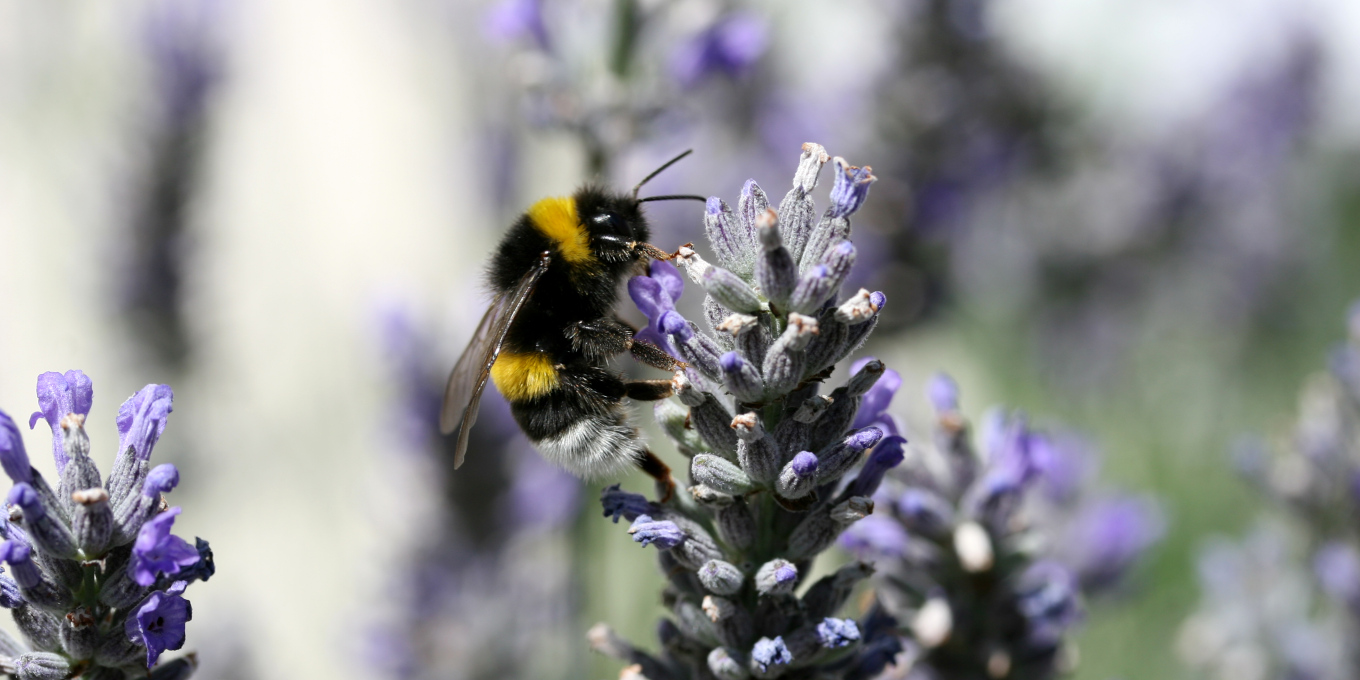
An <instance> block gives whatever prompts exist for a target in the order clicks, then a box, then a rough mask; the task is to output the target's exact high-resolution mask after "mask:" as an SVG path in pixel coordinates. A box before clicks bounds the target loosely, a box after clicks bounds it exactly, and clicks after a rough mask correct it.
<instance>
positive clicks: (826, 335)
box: [803, 309, 851, 375]
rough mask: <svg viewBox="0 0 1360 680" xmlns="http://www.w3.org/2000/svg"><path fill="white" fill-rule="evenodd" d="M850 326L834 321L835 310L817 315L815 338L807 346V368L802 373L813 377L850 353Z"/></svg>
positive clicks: (825, 310)
mask: <svg viewBox="0 0 1360 680" xmlns="http://www.w3.org/2000/svg"><path fill="white" fill-rule="evenodd" d="M850 328H851V327H850V326H847V325H845V324H843V323H841V322H839V321H837V320H836V310H834V309H823V310H822V311H820V312H818V314H817V329H818V333H817V337H816V338H813V340H812V342H810V343H808V346H807V366H806V367H805V368H804V369H803V372H804V373H806V374H808V375H813V374H816V373H819V372H821V371H824V370H826V369H827V368H829V367H831V366H833V365H835V363H836V362H838V361H840V360H841V359H843V358H845V356H846V355H847V354H849V353H850V345H849V339H850Z"/></svg>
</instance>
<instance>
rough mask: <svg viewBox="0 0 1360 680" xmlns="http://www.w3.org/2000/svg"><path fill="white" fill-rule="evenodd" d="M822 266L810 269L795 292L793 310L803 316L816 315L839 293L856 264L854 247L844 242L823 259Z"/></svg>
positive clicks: (792, 301)
mask: <svg viewBox="0 0 1360 680" xmlns="http://www.w3.org/2000/svg"><path fill="white" fill-rule="evenodd" d="M821 260H822V261H821V263H820V264H817V265H815V266H813V267H810V268H808V270H807V272H806V273H804V274H803V276H802V278H801V279H800V280H799V282H798V287H797V288H796V289H795V290H794V293H793V297H792V300H791V301H790V303H789V307H790V309H792V310H793V311H795V312H798V313H800V314H815V313H817V311H818V310H819V309H821V308H822V305H823V304H824V303H825V302H826V301H827V300H828V299H830V298H831V296H832V295H834V294H835V293H836V291H838V290H840V287H841V284H843V283H845V279H846V277H848V276H849V275H850V269H851V268H852V267H853V266H854V264H855V245H854V244H853V243H850V242H849V241H842V242H841V243H839V244H837V245H836V247H834V248H832V249H830V250H829V251H828V252H827V253H826V254H825V255H823V256H822V258H821Z"/></svg>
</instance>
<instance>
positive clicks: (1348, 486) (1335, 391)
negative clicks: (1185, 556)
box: [1182, 303, 1360, 680]
mask: <svg viewBox="0 0 1360 680" xmlns="http://www.w3.org/2000/svg"><path fill="white" fill-rule="evenodd" d="M1347 328H1348V330H1349V331H1350V338H1349V340H1348V342H1346V343H1345V344H1343V345H1342V346H1341V347H1338V348H1337V349H1336V350H1335V351H1334V352H1333V354H1332V357H1331V365H1330V371H1329V373H1328V374H1327V375H1326V376H1322V377H1319V378H1317V379H1315V380H1313V381H1310V382H1309V384H1308V387H1307V388H1306V389H1305V392H1304V397H1303V399H1301V403H1302V405H1303V406H1302V410H1301V412H1300V414H1299V418H1298V422H1297V424H1296V426H1295V432H1294V437H1293V446H1292V447H1291V448H1288V449H1281V450H1277V451H1271V450H1270V449H1269V448H1268V447H1265V446H1262V445H1260V444H1258V443H1255V442H1248V443H1244V444H1243V446H1242V447H1240V448H1239V449H1238V451H1237V452H1236V457H1237V463H1238V468H1239V469H1240V470H1241V472H1242V473H1243V474H1244V475H1245V476H1246V477H1247V478H1248V480H1250V481H1251V482H1252V483H1253V484H1255V485H1256V487H1257V488H1258V489H1259V490H1260V491H1261V492H1262V493H1263V494H1264V495H1266V496H1267V497H1268V498H1270V500H1272V501H1273V502H1274V505H1275V508H1276V509H1277V511H1279V512H1277V513H1276V514H1286V515H1288V516H1290V518H1291V519H1292V520H1294V521H1295V522H1296V523H1297V524H1298V525H1299V526H1302V527H1303V529H1304V531H1303V532H1302V534H1303V535H1304V538H1305V540H1304V541H1302V542H1298V541H1291V540H1290V536H1289V534H1288V532H1286V531H1285V530H1284V529H1282V528H1280V521H1281V518H1279V517H1275V518H1273V521H1268V522H1266V523H1263V525H1262V526H1261V527H1260V528H1258V529H1257V530H1256V531H1255V532H1254V533H1253V534H1251V535H1250V536H1248V537H1247V538H1246V539H1245V540H1244V541H1242V542H1240V543H1231V542H1227V541H1219V542H1217V543H1214V544H1212V545H1210V546H1208V547H1207V548H1206V549H1205V551H1204V554H1203V556H1202V557H1201V560H1200V574H1201V581H1202V582H1203V586H1204V596H1203V599H1202V602H1201V605H1200V608H1199V610H1198V611H1197V612H1196V613H1195V614H1194V615H1193V616H1192V617H1191V618H1190V619H1189V620H1188V621H1187V622H1186V624H1185V626H1184V628H1183V629H1182V642H1183V643H1184V644H1183V645H1182V655H1183V656H1185V657H1186V659H1187V660H1189V661H1190V662H1191V663H1192V664H1194V665H1196V666H1198V667H1201V668H1205V669H1210V670H1218V671H1219V672H1223V669H1226V668H1228V667H1229V666H1230V665H1231V664H1233V663H1234V659H1235V658H1237V657H1239V656H1241V655H1242V654H1245V653H1250V654H1252V655H1254V657H1255V658H1259V659H1261V660H1262V663H1263V664H1269V665H1271V666H1273V667H1278V668H1281V669H1284V671H1285V672H1284V673H1283V675H1284V676H1287V677H1295V678H1310V679H1313V678H1316V679H1317V680H1333V679H1340V678H1351V677H1355V676H1356V674H1357V673H1360V654H1357V653H1356V650H1360V524H1357V523H1356V521H1355V518H1356V517H1357V516H1360V303H1357V304H1356V305H1354V306H1353V307H1352V308H1351V310H1350V314H1349V318H1348V319H1347Z"/></svg>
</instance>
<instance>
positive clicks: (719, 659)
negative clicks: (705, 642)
mask: <svg viewBox="0 0 1360 680" xmlns="http://www.w3.org/2000/svg"><path fill="white" fill-rule="evenodd" d="M708 670H709V671H710V672H711V673H713V676H714V677H716V678H718V680H746V678H749V677H751V674H750V673H747V672H746V669H745V668H743V667H742V665H741V664H740V663H738V662H737V660H736V659H734V658H732V655H731V653H729V652H728V651H727V650H726V649H723V648H722V647H714V648H713V651H711V652H709V653H708Z"/></svg>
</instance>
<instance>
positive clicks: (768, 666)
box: [751, 636, 793, 678]
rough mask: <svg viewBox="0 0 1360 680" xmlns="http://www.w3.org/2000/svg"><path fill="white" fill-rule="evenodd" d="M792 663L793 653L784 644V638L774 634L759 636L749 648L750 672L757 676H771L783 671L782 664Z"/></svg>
mask: <svg viewBox="0 0 1360 680" xmlns="http://www.w3.org/2000/svg"><path fill="white" fill-rule="evenodd" d="M791 663H793V654H791V653H790V652H789V648H788V647H786V646H784V638H783V637H781V636H775V638H774V639H773V640H771V639H770V638H766V637H763V638H760V639H759V640H757V641H756V644H755V646H754V647H752V648H751V672H752V673H754V674H755V676H756V677H758V678H772V677H775V676H776V675H778V674H779V672H781V671H783V670H784V669H783V668H782V667H783V666H787V665H788V664H791Z"/></svg>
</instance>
